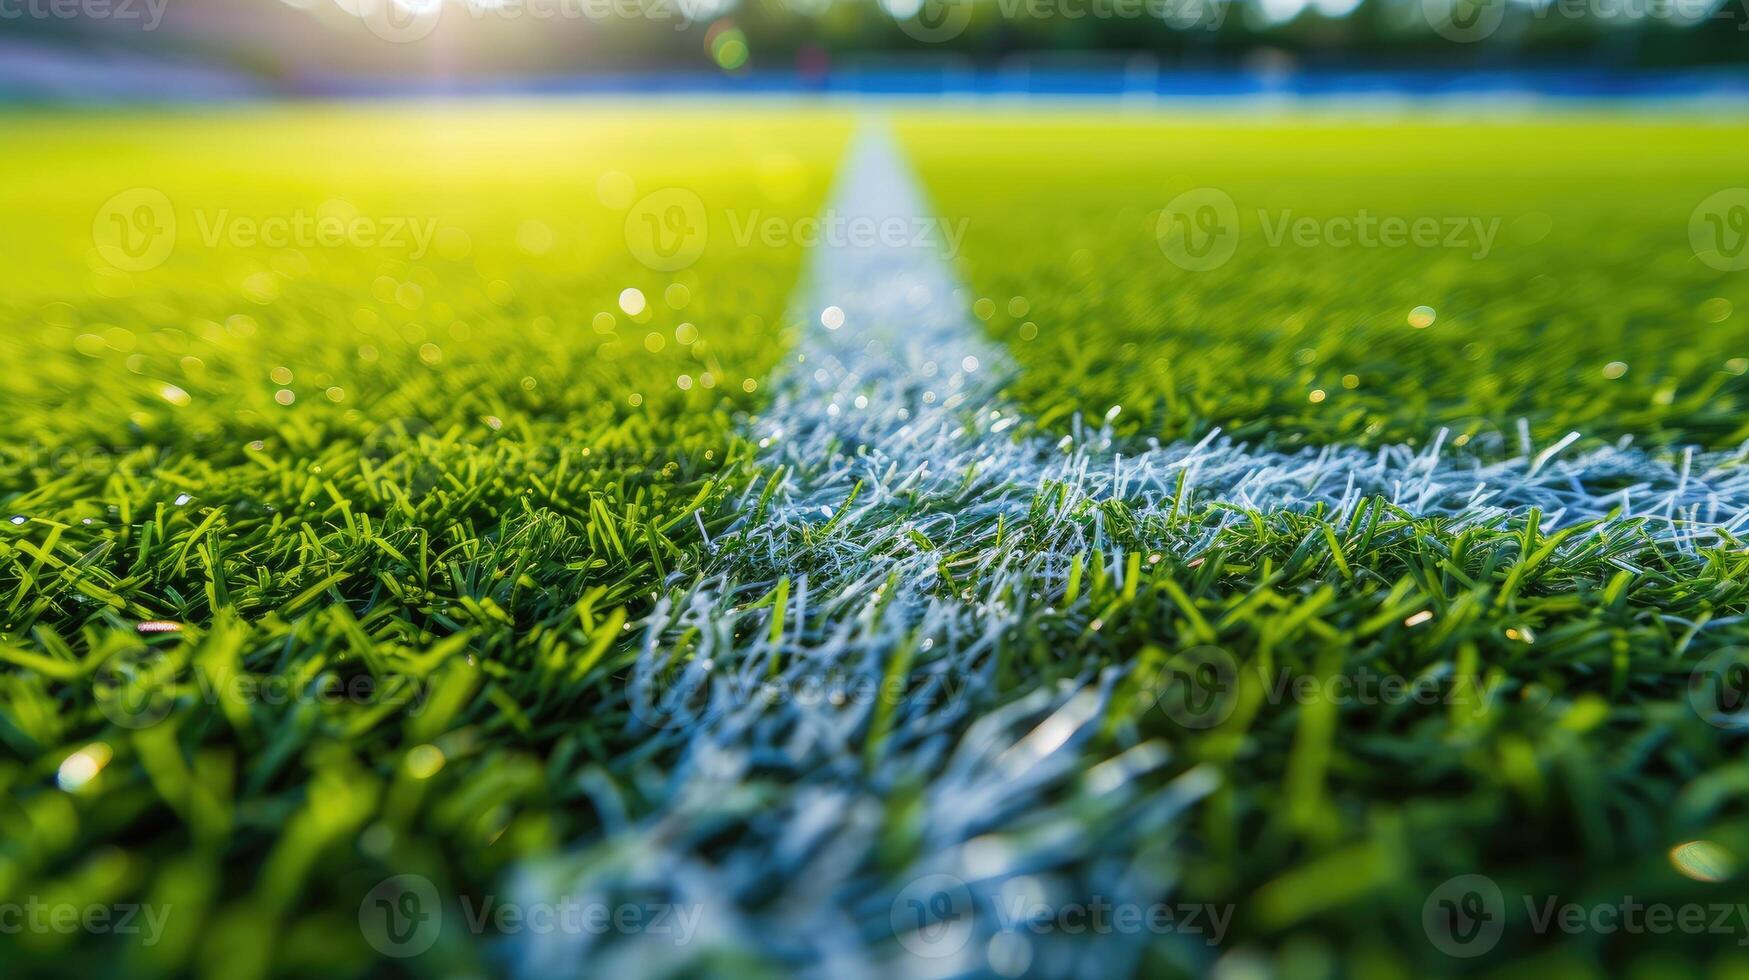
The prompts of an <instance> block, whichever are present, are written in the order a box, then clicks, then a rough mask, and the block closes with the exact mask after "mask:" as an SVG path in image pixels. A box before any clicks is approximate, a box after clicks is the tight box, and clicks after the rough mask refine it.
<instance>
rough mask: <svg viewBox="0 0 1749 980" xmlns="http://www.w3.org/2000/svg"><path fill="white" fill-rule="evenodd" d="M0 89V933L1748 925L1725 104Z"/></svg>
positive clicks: (494, 941) (1136, 941) (247, 966)
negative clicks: (33, 913)
mask: <svg viewBox="0 0 1749 980" xmlns="http://www.w3.org/2000/svg"><path fill="white" fill-rule="evenodd" d="M0 134H3V136H4V138H5V141H6V144H7V146H8V147H9V148H10V149H9V152H8V153H7V154H6V155H5V156H4V157H3V158H0V173H3V174H4V179H3V180H0V230H3V231H4V234H0V259H3V260H4V261H3V266H0V267H3V268H4V269H5V270H6V271H5V272H4V273H3V275H4V276H5V277H6V282H5V288H4V289H3V290H0V315H3V316H4V317H5V319H6V323H7V326H8V329H7V330H6V331H5V332H4V333H3V334H0V356H3V357H4V361H5V363H7V364H8V365H9V366H10V368H11V370H10V371H9V373H8V377H7V380H6V383H5V384H4V385H0V414H3V415H4V417H5V418H7V419H8V420H9V423H10V425H9V427H8V432H9V437H8V438H7V439H6V440H5V444H4V446H3V447H0V450H3V453H0V519H4V520H5V523H3V524H0V603H4V605H5V611H4V614H3V615H0V664H4V666H3V667H0V743H3V744H4V747H5V754H4V757H0V786H3V787H4V793H5V797H4V806H5V816H6V819H4V820H0V893H3V894H5V895H10V896H19V897H20V898H19V901H23V897H24V896H30V897H31V898H32V899H33V901H34V900H40V902H39V904H40V905H41V906H42V907H45V908H53V907H91V906H93V905H94V904H97V903H103V904H104V905H105V906H117V907H119V906H120V904H123V903H127V904H130V907H137V908H138V909H139V911H140V915H139V920H140V921H139V923H138V928H137V929H135V930H134V931H132V932H124V931H123V930H121V929H115V930H112V934H111V935H109V936H106V937H104V938H103V940H102V941H93V940H92V939H90V938H89V937H80V936H77V935H75V934H74V930H67V931H57V930H56V929H53V928H47V929H27V930H24V931H23V932H18V933H11V932H8V933H7V934H3V935H0V957H3V958H4V960H5V961H6V962H9V963H13V964H17V965H18V968H19V969H20V971H21V972H26V971H30V970H33V969H41V970H44V971H49V970H54V971H68V970H72V969H76V968H84V969H88V970H104V969H107V970H111V971H115V972H117V973H119V974H125V975H140V976H161V975H176V974H184V973H195V974H208V975H217V974H220V973H222V974H224V975H226V976H237V975H242V976H269V975H289V974H300V973H308V972H312V971H316V970H324V971H334V972H338V973H340V974H342V975H363V974H370V973H384V972H392V971H394V972H407V973H413V974H416V975H445V976H447V975H479V974H483V973H494V974H496V973H515V974H519V975H526V976H545V975H553V974H575V975H601V976H607V975H617V974H620V973H625V974H638V975H698V974H700V973H710V974H729V975H746V976H766V975H790V974H803V975H838V974H839V973H841V972H843V971H846V970H850V969H851V968H852V967H866V968H867V969H871V970H876V971H879V972H882V973H892V974H898V975H930V976H947V975H992V974H994V975H1006V976H1016V975H1022V974H1027V973H1029V971H1030V973H1032V974H1037V975H1044V976H1057V975H1089V976H1092V975H1099V976H1104V975H1129V974H1137V973H1146V974H1148V975H1167V976H1174V975H1182V976H1194V975H1202V974H1204V973H1207V972H1209V971H1211V970H1219V971H1221V972H1222V975H1230V976H1252V975H1259V976H1273V975H1279V976H1284V977H1287V976H1292V977H1299V976H1305V977H1322V976H1329V975H1338V974H1356V975H1366V976H1373V977H1381V978H1383V977H1398V976H1402V977H1410V976H1422V975H1445V974H1459V973H1463V974H1468V973H1486V972H1499V971H1508V972H1513V973H1515V974H1518V975H1528V974H1532V973H1538V974H1549V973H1551V972H1555V973H1559V974H1562V975H1568V974H1571V975H1578V976H1584V975H1602V974H1603V973H1605V972H1606V970H1611V969H1614V970H1618V971H1619V970H1621V969H1622V968H1623V967H1624V965H1625V968H1626V969H1628V970H1629V971H1631V972H1635V973H1636V974H1643V975H1648V976H1649V975H1659V976H1665V975H1692V976H1720V977H1723V976H1733V975H1738V974H1740V973H1742V972H1744V971H1749V953H1746V952H1745V950H1746V949H1749V947H1745V946H1741V945H1739V943H1738V941H1739V940H1749V932H1746V930H1749V921H1743V920H1740V919H1739V915H1740V909H1741V907H1740V906H1736V905H1735V904H1734V903H1736V902H1737V901H1738V898H1739V897H1740V888H1739V887H1738V886H1737V885H1736V884H1734V883H1733V882H1732V876H1733V875H1734V874H1736V866H1737V862H1738V857H1737V856H1739V855H1744V854H1749V821H1746V820H1745V818H1744V813H1743V808H1742V805H1741V802H1740V800H1739V799H1738V798H1739V797H1740V796H1741V791H1742V788H1743V787H1744V785H1745V781H1746V780H1749V764H1746V763H1745V762H1744V761H1743V759H1742V758H1741V756H1742V749H1743V746H1744V741H1743V738H1742V731H1743V730H1744V728H1745V726H1749V720H1746V718H1749V715H1746V714H1745V703H1744V698H1745V696H1746V695H1749V682H1746V678H1749V654H1744V653H1743V652H1742V648H1743V647H1744V646H1749V625H1746V624H1745V621H1744V620H1743V615H1744V612H1745V609H1746V607H1749V551H1746V550H1745V547H1744V542H1743V540H1742V539H1741V537H1740V534H1741V533H1742V531H1743V527H1744V525H1745V523H1746V522H1749V471H1746V470H1745V460H1746V459H1749V457H1746V456H1745V449H1744V444H1745V441H1746V440H1749V415H1746V413H1745V408H1746V407H1749V378H1746V377H1745V375H1746V374H1749V271H1744V268H1745V267H1746V266H1749V253H1746V252H1745V250H1744V245H1745V241H1746V238H1749V191H1742V190H1740V189H1737V190H1734V189H1733V188H1736V187H1737V185H1739V184H1741V183H1742V182H1743V177H1742V175H1743V174H1744V173H1746V172H1749V125H1745V124H1743V123H1741V122H1738V121H1734V120H1726V119H1723V118H1718V117H1710V116H1702V115H1694V116H1682V115H1669V116H1656V115H1651V114H1645V113H1642V114H1625V113H1621V114H1606V113H1601V112H1586V113H1576V112H1544V113H1532V112H1522V113H1513V114H1509V115H1508V116H1507V117H1506V118H1505V119H1504V120H1494V121H1486V120H1484V119H1483V118H1481V117H1479V116H1466V115H1449V116H1443V115H1438V114H1433V115H1427V114H1421V115H1404V116H1399V115H1387V114H1383V113H1359V112H1354V113H1322V114H1315V113H1310V112H1307V113H1300V114H1283V115H1280V116H1272V117H1269V118H1267V119H1258V118H1250V119H1247V120H1246V121H1233V120H1231V119H1227V118H1224V117H1223V116H1221V115H1219V114H1215V113H1212V112H1177V113H1148V114H1142V113H1135V112H1123V113H1119V112H1115V111H1107V110H1096V111H1073V112H1071V111H1068V110H1062V111H1029V112H1028V113H1027V114H1025V115H1021V114H1018V113H1008V112H1003V111H1000V110H998V111H992V112H979V113H971V112H965V111H952V110H921V109H918V110H907V109H903V108H897V107H867V108H864V109H860V110H855V111H853V110H851V109H826V108H819V109H806V110H798V109H797V108H796V107H794V106H785V107H783V108H782V110H781V111H780V110H778V109H777V108H762V107H760V106H759V104H758V103H735V104H724V105H699V106H697V107H694V108H689V109H685V110H676V109H672V108H664V109H663V110H662V111H660V112H656V111H652V110H651V109H650V108H649V107H647V106H635V105H633V106H612V107H603V105H602V104H600V103H590V104H582V103H572V102H566V101H559V100H553V101H521V102H512V101H506V102H503V103H470V104H457V105H450V104H445V103H407V104H388V103H384V104H358V105H307V106H300V107H279V108H272V109H263V110H256V111H251V112H249V113H247V114H243V113H230V112H226V111H220V110H183V111H178V112H157V113H138V112H136V113H130V114H127V115H125V116H122V115H107V114H98V113H93V114H87V115H84V116H80V115H62V116H53V117H51V116H38V115H32V114H29V113H23V112H13V113H10V114H8V115H6V116H5V117H0ZM1624 895H1625V896H1631V901H1637V902H1640V903H1642V904H1645V903H1652V904H1656V905H1658V906H1659V907H1661V908H1666V909H1667V910H1674V911H1675V912H1677V913H1680V912H1681V911H1682V910H1684V909H1689V908H1696V909H1700V910H1702V912H1703V914H1705V915H1707V916H1709V917H1711V916H1712V915H1713V913H1714V912H1716V911H1718V910H1720V909H1723V910H1724V915H1723V918H1721V920H1720V921H1721V922H1723V923H1724V926H1722V927H1721V928H1719V929H1717V930H1712V929H1709V930H1705V931H1704V932H1705V935H1703V936H1701V937H1699V939H1698V940H1697V937H1696V936H1695V935H1693V934H1686V935H1684V934H1671V930H1670V929H1663V930H1660V929H1658V928H1656V927H1655V926H1653V925H1651V924H1649V923H1646V922H1644V921H1643V920H1640V921H1639V927H1638V928H1632V927H1628V926H1626V925H1623V926H1622V927H1620V928H1611V929H1601V928H1598V927H1596V926H1592V927H1590V928H1589V929H1587V930H1586V931H1585V932H1584V934H1583V935H1581V934H1579V930H1574V929H1566V928H1564V927H1563V926H1562V925H1561V924H1560V923H1561V922H1562V921H1564V920H1563V919H1562V909H1563V908H1564V907H1567V906H1570V905H1577V906H1580V907H1581V908H1582V909H1583V910H1596V909H1597V908H1600V907H1605V905H1606V904H1608V903H1613V904H1608V910H1609V911H1612V912H1619V913H1620V915H1618V920H1619V921H1623V922H1625V921H1626V919H1623V918H1621V916H1622V915H1625V916H1628V917H1631V916H1632V915H1633V914H1634V913H1632V912H1631V910H1623V909H1618V908H1617V907H1616V906H1618V905H1620V904H1621V898H1620V897H1621V896H1624ZM1471 903H1480V906H1479V908H1480V910H1481V912H1482V913H1485V914H1477V913H1476V912H1473V911H1471V910H1470V908H1469V905H1470V904H1471ZM1448 906H1450V907H1453V908H1456V907H1460V906H1461V907H1462V910H1463V912H1464V914H1465V915H1467V916H1469V917H1470V919H1469V920H1468V921H1475V922H1480V923H1482V928H1481V929H1480V930H1479V931H1475V932H1471V931H1460V932H1454V931H1453V930H1452V929H1451V928H1450V927H1449V925H1444V924H1445V923H1449V922H1450V921H1452V920H1451V918H1450V916H1449V914H1448V913H1447V911H1446V909H1447V907H1448ZM579 908H580V909H581V911H579ZM507 910H508V912H507ZM603 910H605V911H607V912H614V913H626V914H634V917H635V918H636V919H637V921H636V922H633V923H630V924H629V925H628V924H626V923H624V922H620V921H617V920H615V921H614V922H613V924H612V926H611V927H608V926H603V927H602V928H600V929H592V928H581V929H578V928H562V927H561V928H558V929H553V928H550V927H549V928H541V926H540V924H539V921H540V918H541V916H542V915H545V916H547V917H548V920H549V926H550V919H551V917H553V916H561V917H562V916H565V915H567V914H577V915H583V916H588V915H590V914H592V911H603ZM628 910H630V911H629V912H628ZM1130 913H1133V915H1134V917H1135V918H1134V921H1129V920H1128V919H1127V918H1126V914H1130ZM385 916H386V917H385ZM1114 917H1115V918H1114ZM3 925H4V923H0V926H3ZM1684 931H1687V932H1690V933H1692V931H1690V930H1684Z"/></svg>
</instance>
